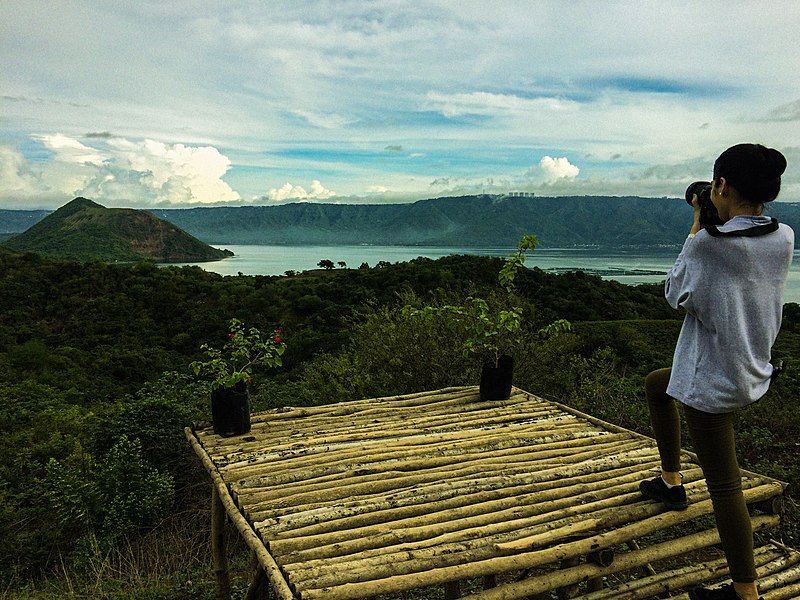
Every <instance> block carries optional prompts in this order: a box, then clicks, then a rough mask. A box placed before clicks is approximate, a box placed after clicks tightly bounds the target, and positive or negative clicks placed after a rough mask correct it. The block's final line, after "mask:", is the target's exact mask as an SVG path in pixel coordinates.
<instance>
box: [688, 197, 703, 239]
mask: <svg viewBox="0 0 800 600" xmlns="http://www.w3.org/2000/svg"><path fill="white" fill-rule="evenodd" d="M692 206H693V207H694V223H692V228H691V229H690V230H689V235H694V234H695V233H697V232H698V231H700V230H701V229H702V228H703V226H702V225H701V224H700V202H699V201H698V199H697V194H695V195H694V196H692Z"/></svg>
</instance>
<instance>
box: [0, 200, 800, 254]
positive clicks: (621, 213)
mask: <svg viewBox="0 0 800 600" xmlns="http://www.w3.org/2000/svg"><path fill="white" fill-rule="evenodd" d="M110 210H126V209H110ZM127 210H130V209H127ZM14 212H15V211H0V233H1V232H3V231H8V227H9V226H17V227H19V226H20V225H21V224H22V223H24V222H30V221H31V220H32V219H33V218H35V215H30V214H28V215H14V214H10V213H14ZM148 212H149V213H151V214H152V215H154V216H155V217H158V218H160V219H162V220H165V221H168V222H170V223H172V224H173V225H175V226H176V227H178V228H180V229H182V230H183V231H185V232H187V233H189V234H191V235H192V236H194V237H195V238H197V239H199V240H202V241H203V242H205V243H207V244H214V245H225V244H258V245H359V244H370V245H385V246H391V245H396V246H446V247H493V246H513V245H515V244H516V242H517V241H518V240H519V238H520V237H521V236H522V235H524V234H530V233H533V234H535V235H536V236H537V238H538V239H539V241H540V242H541V243H542V245H543V246H544V247H551V248H552V247H567V248H568V247H581V246H600V247H605V248H624V247H659V246H680V245H681V244H682V243H683V240H684V239H685V237H686V232H687V231H688V230H689V227H690V226H691V220H692V210H691V208H690V207H689V206H687V205H686V202H685V201H684V200H683V199H679V198H642V197H636V196H566V197H547V196H534V197H530V196H527V197H520V196H490V195H479V196H447V197H441V198H431V199H426V200H419V201H417V202H414V203H410V204H327V203H310V202H295V203H290V204H281V205H275V206H237V207H197V208H168V209H167V208H162V209H150V210H149V211H148ZM766 212H767V214H769V215H770V216H774V217H776V218H778V220H779V221H781V222H783V223H787V224H788V225H790V226H791V227H792V228H794V229H795V230H796V231H800V203H794V202H772V203H770V204H768V205H767V208H766ZM23 217H24V218H23ZM4 219H5V220H4ZM26 219H27V221H26ZM4 226H5V228H6V229H4ZM798 243H800V237H799V238H798Z"/></svg>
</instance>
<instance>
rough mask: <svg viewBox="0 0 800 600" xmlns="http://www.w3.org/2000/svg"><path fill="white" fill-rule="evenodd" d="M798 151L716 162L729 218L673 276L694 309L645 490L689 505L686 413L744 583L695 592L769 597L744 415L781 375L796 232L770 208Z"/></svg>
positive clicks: (650, 379) (659, 399)
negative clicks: (751, 504)
mask: <svg viewBox="0 0 800 600" xmlns="http://www.w3.org/2000/svg"><path fill="white" fill-rule="evenodd" d="M785 169H786V159H785V158H784V156H783V155H782V154H781V153H780V152H778V151H777V150H774V149H771V148H765V147H764V146H761V145H757V144H739V145H736V146H733V147H731V148H728V149H727V150H725V152H723V153H722V154H721V155H720V156H719V158H718V159H717V160H716V162H715V163H714V180H713V181H712V182H711V202H712V203H713V204H714V206H715V207H716V209H717V213H718V214H719V217H720V219H721V220H722V221H723V222H724V224H722V225H720V226H719V227H718V228H717V227H709V228H704V226H703V224H701V222H700V202H699V201H698V198H697V196H696V195H695V196H694V198H693V202H692V204H693V206H694V209H695V210H694V224H693V225H692V228H691V230H690V232H689V237H688V238H687V239H686V242H685V243H684V246H683V249H682V250H681V252H680V254H679V256H678V258H677V260H676V262H675V265H674V266H673V267H672V270H671V271H670V273H669V275H668V276H667V280H666V284H665V295H666V298H667V301H668V302H669V303H670V305H671V306H672V307H673V308H682V309H684V310H685V311H686V317H685V319H684V322H683V327H682V329H681V333H680V336H679V338H678V343H677V346H676V348H675V354H674V357H673V362H672V368H671V369H660V370H658V371H654V372H652V373H650V374H649V375H648V376H647V379H646V381H645V393H646V396H647V400H648V403H649V407H650V416H651V420H652V424H653V431H654V433H655V437H656V441H657V443H658V450H659V455H660V459H661V469H662V472H661V475H660V476H659V477H656V478H655V479H653V480H648V481H643V482H642V483H641V484H640V486H639V489H640V491H641V492H642V494H643V495H644V496H646V497H648V498H652V499H654V500H659V501H661V502H663V503H664V505H665V506H667V507H668V508H670V509H673V510H681V509H684V508H686V506H687V502H686V490H685V488H684V486H683V485H682V484H681V474H680V449H681V440H680V422H679V416H678V411H677V408H676V404H675V400H678V401H679V402H681V403H682V404H683V410H684V415H685V418H686V422H687V425H688V428H689V433H690V434H691V437H692V440H693V442H694V446H695V451H696V454H697V458H698V461H699V463H700V466H701V467H702V469H703V474H704V476H705V478H706V483H707V485H708V490H709V493H710V495H711V500H712V503H713V506H714V514H715V517H716V521H717V530H718V531H719V535H720V539H721V541H722V547H723V550H724V551H725V556H726V559H727V562H728V567H729V569H730V574H731V579H732V581H733V584H732V585H730V584H728V585H725V586H722V587H720V588H717V589H706V588H696V589H694V590H692V591H691V592H690V594H689V596H690V598H692V600H706V599H710V600H725V599H737V598H738V599H741V600H758V598H759V596H758V588H757V584H756V569H755V565H754V561H753V533H752V528H751V524H750V516H749V514H748V512H747V506H746V504H745V501H744V496H743V494H742V482H741V472H740V470H739V465H738V462H737V460H736V449H735V444H734V432H733V415H734V411H735V410H736V409H738V408H742V407H744V406H747V405H748V404H751V403H752V402H755V401H756V400H758V399H759V398H761V396H763V395H764V393H765V392H766V391H767V388H768V387H769V384H770V381H771V379H772V377H773V375H774V367H773V365H772V364H771V362H770V351H771V348H772V344H773V343H774V341H775V338H776V337H777V335H778V330H779V329H780V325H781V318H782V312H783V291H784V287H785V283H786V276H787V274H788V272H789V265H790V264H791V261H792V250H793V248H794V232H793V231H792V229H791V228H790V227H788V226H786V225H783V224H780V225H778V224H777V222H776V221H775V220H771V219H768V218H766V217H764V216H763V208H764V206H763V205H764V204H765V203H766V202H770V201H772V200H774V199H775V198H776V197H777V195H778V192H779V191H780V183H781V175H782V174H783V172H784V170H785Z"/></svg>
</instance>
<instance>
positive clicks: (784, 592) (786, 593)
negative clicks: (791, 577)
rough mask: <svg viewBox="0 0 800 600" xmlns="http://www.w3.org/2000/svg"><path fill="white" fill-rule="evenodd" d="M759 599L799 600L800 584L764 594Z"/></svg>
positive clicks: (793, 584) (785, 586)
mask: <svg viewBox="0 0 800 600" xmlns="http://www.w3.org/2000/svg"><path fill="white" fill-rule="evenodd" d="M761 597H762V598H763V599H764V600H796V599H797V598H800V583H791V584H789V585H784V586H783V587H781V588H778V589H777V590H771V591H769V592H764V593H762V594H761Z"/></svg>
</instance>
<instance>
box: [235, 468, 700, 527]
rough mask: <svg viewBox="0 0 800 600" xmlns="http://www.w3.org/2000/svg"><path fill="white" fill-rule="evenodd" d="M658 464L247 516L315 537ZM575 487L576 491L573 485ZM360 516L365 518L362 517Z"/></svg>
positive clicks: (559, 494) (559, 493)
mask: <svg viewBox="0 0 800 600" xmlns="http://www.w3.org/2000/svg"><path fill="white" fill-rule="evenodd" d="M659 464H660V463H659V462H658V458H657V457H655V460H653V461H651V462H648V463H642V464H641V465H638V464H637V465H633V466H626V467H622V468H618V469H613V470H609V471H604V472H603V471H601V472H598V473H589V474H587V475H580V476H576V477H573V478H570V479H551V480H549V481H541V482H535V483H525V482H519V481H517V480H513V479H508V478H497V477H486V478H483V479H477V480H474V481H473V482H470V483H462V484H458V485H456V484H448V483H445V484H442V483H435V484H430V485H427V486H419V487H414V488H410V489H407V490H398V491H396V492H393V493H391V494H390V495H387V494H382V495H378V496H372V497H367V498H363V499H358V498H356V499H352V500H346V501H343V502H334V503H329V504H314V505H305V506H297V507H294V508H293V509H292V508H290V509H287V510H275V509H270V508H265V509H263V512H259V511H258V510H254V509H252V508H250V509H249V510H248V514H249V515H250V517H251V518H252V519H253V520H254V521H255V523H254V527H255V528H256V529H258V530H259V531H260V532H261V533H262V535H263V536H265V537H272V536H273V535H275V534H278V533H283V532H285V531H290V530H297V529H304V528H306V529H304V532H303V533H306V534H309V535H313V534H316V533H323V532H324V531H325V530H327V529H328V527H330V526H331V525H329V524H332V523H333V522H335V521H340V520H341V519H352V520H351V521H341V524H342V525H341V527H339V528H340V529H345V528H352V527H357V526H362V525H367V524H370V522H371V521H373V520H377V519H380V518H381V517H382V516H383V515H386V516H389V515H392V514H394V515H398V518H405V517H409V516H414V515H418V514H425V513H427V512H431V510H432V508H431V507H432V505H436V506H439V507H441V509H442V510H447V509H454V508H460V507H463V506H470V505H477V504H482V503H485V502H493V501H496V502H513V501H518V500H516V499H517V498H519V497H521V496H526V495H531V494H536V498H535V499H534V498H532V500H533V501H537V502H544V501H549V500H556V499H559V498H565V497H568V496H571V495H573V491H574V493H575V494H583V493H586V492H588V491H590V490H592V489H595V488H596V487H601V486H603V485H604V483H603V482H604V481H605V480H606V479H608V480H618V478H620V477H627V478H630V480H631V481H633V480H638V479H641V478H642V473H643V472H644V471H647V470H650V469H651V468H655V467H657V466H658V465H659ZM700 473H701V472H700V470H699V469H688V470H686V471H685V472H684V478H685V481H686V482H687V483H689V482H691V481H694V480H695V479H696V478H699V477H695V475H700ZM620 481H622V480H620ZM573 487H574V488H575V490H573V489H572V488H573ZM498 506H499V505H498ZM261 515H263V516H264V517H266V516H267V515H272V516H271V518H263V517H262V519H263V520H260V519H259V516H261ZM359 518H363V519H364V520H363V521H359V520H358V519H359ZM384 520H389V519H388V518H387V519H384Z"/></svg>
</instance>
